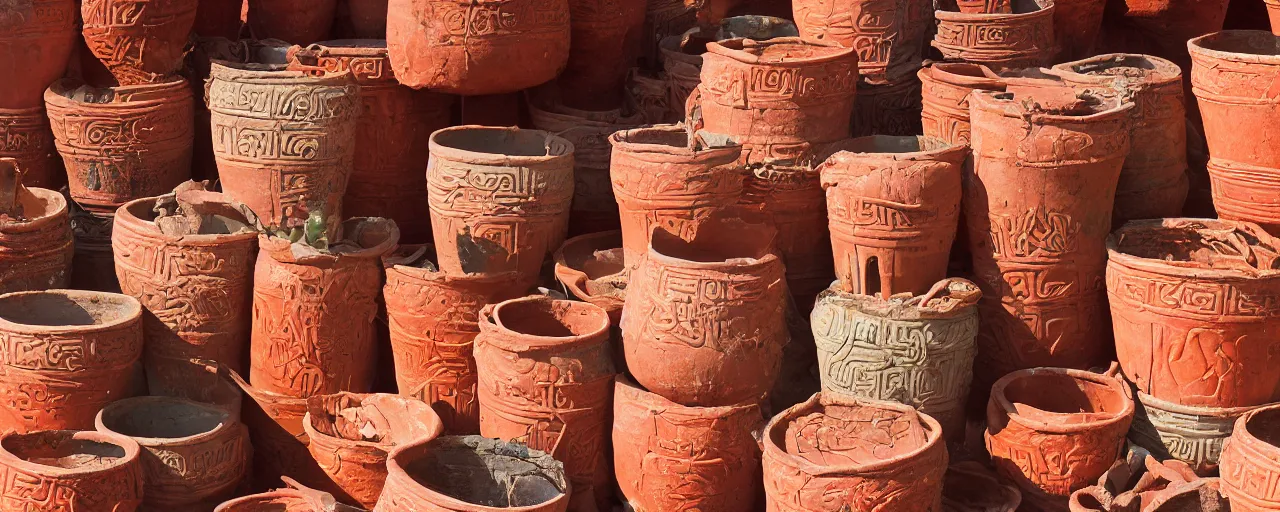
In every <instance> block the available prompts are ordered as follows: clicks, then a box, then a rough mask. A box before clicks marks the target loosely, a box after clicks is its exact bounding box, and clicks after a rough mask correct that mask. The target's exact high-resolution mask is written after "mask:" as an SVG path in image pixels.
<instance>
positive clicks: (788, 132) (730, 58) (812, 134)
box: [687, 38, 858, 164]
mask: <svg viewBox="0 0 1280 512" xmlns="http://www.w3.org/2000/svg"><path fill="white" fill-rule="evenodd" d="M703 61H704V63H703V65H702V84H701V85H699V86H698V94H695V95H693V96H690V98H689V105H691V106H690V107H689V108H688V109H687V110H688V112H689V118H690V119H699V116H701V122H702V126H700V128H702V129H705V130H706V131H708V132H711V133H718V134H723V135H727V136H729V137H730V138H732V139H733V140H734V141H736V142H739V143H741V144H742V147H743V151H742V156H741V159H740V161H741V162H743V163H748V164H750V163H758V162H764V161H767V160H772V159H795V160H797V161H799V160H803V159H804V158H805V157H806V156H807V155H808V154H809V152H810V150H811V149H812V148H813V147H814V145H818V144H824V143H828V142H835V141H838V140H841V139H844V138H847V137H848V136H849V133H850V120H851V117H850V116H851V114H852V113H853V106H854V88H855V87H857V82H858V67H857V64H858V56H857V54H855V53H854V51H853V50H852V49H849V48H840V47H838V46H835V44H834V43H825V42H824V43H821V44H819V43H808V42H804V41H802V40H800V39H798V38H776V39H771V40H768V41H755V40H752V39H730V40H726V41H720V42H713V43H708V44H707V53H706V55H704V56H703ZM762 76H770V77H777V78H776V81H774V80H758V79H750V78H748V77H762ZM801 76H803V77H804V80H806V81H812V83H813V84H815V85H814V86H813V87H798V88H797V87H792V85H791V84H792V81H793V80H798V78H790V77H801ZM783 77H789V78H783ZM744 84H748V85H744ZM817 84H821V86H819V85H817ZM744 88H745V89H744Z"/></svg>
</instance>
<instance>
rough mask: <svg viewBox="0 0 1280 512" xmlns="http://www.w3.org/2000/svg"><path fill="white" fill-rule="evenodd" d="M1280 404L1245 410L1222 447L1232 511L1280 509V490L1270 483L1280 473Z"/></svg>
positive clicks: (1221, 470) (1225, 486) (1224, 486)
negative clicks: (1279, 441)
mask: <svg viewBox="0 0 1280 512" xmlns="http://www.w3.org/2000/svg"><path fill="white" fill-rule="evenodd" d="M1277 418H1280V405H1272V406H1268V407H1263V408H1260V409H1254V410H1253V411H1250V412H1247V413H1245V414H1244V415H1243V416H1241V417H1240V418H1239V419H1237V420H1236V425H1235V430H1234V431H1233V432H1232V433H1231V437H1230V438H1229V439H1227V441H1226V443H1225V444H1224V445H1223V447H1222V460H1221V462H1222V465H1221V466H1220V467H1219V468H1218V472H1219V473H1220V474H1221V475H1222V481H1221V486H1222V494H1223V495H1225V496H1226V497H1227V498H1228V499H1229V500H1230V501H1231V510H1236V511H1240V512H1255V511H1256V512H1263V511H1267V512H1270V511H1273V510H1276V509H1280V489H1277V488H1276V487H1275V486H1273V485H1268V484H1267V482H1271V481H1273V479H1274V475H1275V474H1276V473H1277V472H1280V464H1278V463H1277V460H1280V448H1278V447H1277V446H1276V444H1275V439H1276V437H1275V430H1276V425H1280V422H1278V421H1277Z"/></svg>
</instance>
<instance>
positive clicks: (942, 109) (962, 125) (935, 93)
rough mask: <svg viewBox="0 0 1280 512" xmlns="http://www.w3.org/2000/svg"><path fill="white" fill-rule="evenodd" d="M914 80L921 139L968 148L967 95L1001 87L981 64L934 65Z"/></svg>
mask: <svg viewBox="0 0 1280 512" xmlns="http://www.w3.org/2000/svg"><path fill="white" fill-rule="evenodd" d="M918 76H919V77H920V82H921V83H922V84H923V88H922V97H923V102H922V103H923V106H922V108H923V111H922V112H921V117H922V121H923V125H924V126H923V128H924V135H925V136H926V137H937V138H939V139H942V140H943V141H946V142H947V143H950V144H955V145H957V146H959V145H967V144H969V133H970V128H969V93H971V92H973V91H975V90H983V91H1003V90H1004V87H1005V82H1004V79H1003V78H1002V77H1000V76H999V75H997V74H996V73H995V72H994V71H991V68H988V67H986V66H983V65H981V64H966V63H963V62H935V63H932V64H930V65H929V66H927V67H925V68H922V69H921V70H920V72H919V73H918Z"/></svg>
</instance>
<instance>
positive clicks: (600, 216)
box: [529, 91, 645, 236]
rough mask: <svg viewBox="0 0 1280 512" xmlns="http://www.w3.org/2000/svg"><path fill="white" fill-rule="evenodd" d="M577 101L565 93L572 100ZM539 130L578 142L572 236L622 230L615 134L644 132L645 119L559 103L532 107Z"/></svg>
mask: <svg viewBox="0 0 1280 512" xmlns="http://www.w3.org/2000/svg"><path fill="white" fill-rule="evenodd" d="M570 97H572V96H571V95H570V94H569V93H568V91H565V93H564V98H565V100H566V101H567V100H568V98H570ZM529 113H530V115H531V116H532V118H533V127H534V128H537V129H539V130H545V131H547V132H550V133H554V134H556V135H558V136H560V137H564V139H565V140H567V141H569V143H570V144H573V178H574V179H573V203H572V204H570V206H569V236H578V235H583V234H587V233H596V232H599V231H608V230H613V229H618V226H619V223H620V221H619V220H618V219H619V218H618V202H617V200H616V199H614V197H613V188H612V185H611V183H610V181H609V171H610V170H609V160H610V155H611V152H612V150H613V148H612V147H611V146H610V145H609V136H610V135H613V133H614V132H618V131H623V130H630V129H632V128H638V127H640V126H641V125H644V124H645V120H644V119H643V118H642V117H641V116H639V115H635V114H624V113H623V111H621V110H617V109H614V110H598V111H591V110H577V109H574V108H571V107H567V106H564V104H562V103H561V102H560V101H558V100H555V99H539V98H535V99H533V101H531V102H530V103H529Z"/></svg>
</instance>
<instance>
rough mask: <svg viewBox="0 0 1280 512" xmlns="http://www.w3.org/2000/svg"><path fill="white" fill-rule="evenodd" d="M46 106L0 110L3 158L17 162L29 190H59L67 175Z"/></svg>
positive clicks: (0, 138)
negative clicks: (30, 188) (59, 158)
mask: <svg viewBox="0 0 1280 512" xmlns="http://www.w3.org/2000/svg"><path fill="white" fill-rule="evenodd" d="M57 155H58V152H57V150H56V149H55V148H54V144H53V132H52V131H50V129H49V116H48V115H47V114H46V113H45V110H44V106H43V105H41V106H39V107H35V108H24V109H17V110H12V109H0V158H12V159H14V160H17V161H18V167H19V168H20V169H22V171H23V178H22V181H23V183H24V184H26V185H27V186H28V187H40V188H47V189H49V190H58V189H59V188H61V187H62V186H63V185H65V184H66V183H67V174H66V173H65V172H63V169H62V165H61V164H60V163H59V162H58V158H57Z"/></svg>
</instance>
